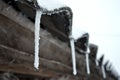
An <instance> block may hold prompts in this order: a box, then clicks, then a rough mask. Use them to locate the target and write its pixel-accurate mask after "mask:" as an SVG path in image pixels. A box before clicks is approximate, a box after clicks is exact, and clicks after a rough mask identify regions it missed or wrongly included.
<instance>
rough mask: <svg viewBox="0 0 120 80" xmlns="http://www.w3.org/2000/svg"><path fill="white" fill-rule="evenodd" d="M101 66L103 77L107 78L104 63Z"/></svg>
mask: <svg viewBox="0 0 120 80" xmlns="http://www.w3.org/2000/svg"><path fill="white" fill-rule="evenodd" d="M101 68H102V74H103V78H104V79H105V78H106V72H105V68H104V65H102V66H101Z"/></svg>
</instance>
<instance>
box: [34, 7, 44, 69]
mask: <svg viewBox="0 0 120 80" xmlns="http://www.w3.org/2000/svg"><path fill="white" fill-rule="evenodd" d="M41 15H42V11H40V10H39V9H38V10H37V11H36V17H35V58H34V67H35V68H36V69H39V40H40V20H41Z"/></svg>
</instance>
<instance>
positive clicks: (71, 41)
mask: <svg viewBox="0 0 120 80" xmlns="http://www.w3.org/2000/svg"><path fill="white" fill-rule="evenodd" d="M70 45H71V52H72V63H73V74H74V75H76V74H77V70H76V58H75V44H74V39H73V38H71V39H70Z"/></svg>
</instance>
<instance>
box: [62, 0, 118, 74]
mask: <svg viewBox="0 0 120 80" xmlns="http://www.w3.org/2000/svg"><path fill="white" fill-rule="evenodd" d="M60 1H61V2H63V3H65V4H67V5H68V6H70V7H71V8H72V10H73V14H74V17H73V26H74V28H73V33H74V34H76V33H79V30H80V31H81V30H84V31H86V32H88V33H89V34H90V42H91V43H95V44H97V45H98V46H99V52H98V56H97V57H98V58H99V57H100V56H101V55H102V54H105V60H110V62H111V63H112V64H113V66H114V67H115V69H116V70H117V71H118V72H119V74H120V70H119V69H120V60H119V57H120V43H119V41H120V29H119V28H120V0H60Z"/></svg>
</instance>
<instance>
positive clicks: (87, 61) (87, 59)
mask: <svg viewBox="0 0 120 80" xmlns="http://www.w3.org/2000/svg"><path fill="white" fill-rule="evenodd" d="M86 69H87V74H90V67H89V53H86Z"/></svg>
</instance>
